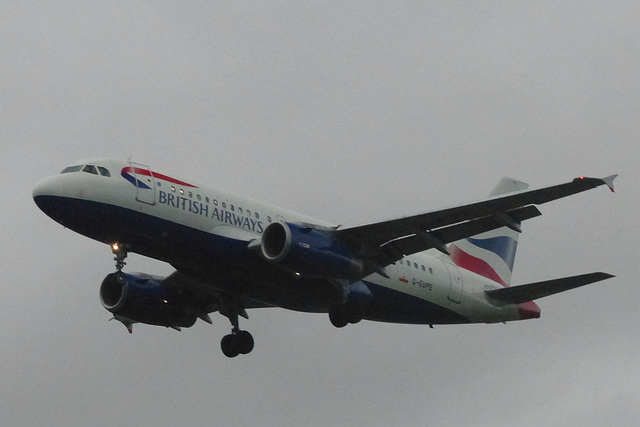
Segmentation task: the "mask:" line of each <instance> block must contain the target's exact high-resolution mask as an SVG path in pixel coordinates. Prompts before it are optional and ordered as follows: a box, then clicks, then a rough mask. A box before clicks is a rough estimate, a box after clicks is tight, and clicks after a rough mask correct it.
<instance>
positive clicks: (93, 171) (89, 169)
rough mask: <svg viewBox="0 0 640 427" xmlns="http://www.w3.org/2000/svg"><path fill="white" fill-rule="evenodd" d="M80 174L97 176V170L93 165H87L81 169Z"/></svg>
mask: <svg viewBox="0 0 640 427" xmlns="http://www.w3.org/2000/svg"><path fill="white" fill-rule="evenodd" d="M82 172H86V173H90V174H93V175H98V170H97V169H96V167H95V166H93V165H87V166H85V167H84V168H83V169H82Z"/></svg>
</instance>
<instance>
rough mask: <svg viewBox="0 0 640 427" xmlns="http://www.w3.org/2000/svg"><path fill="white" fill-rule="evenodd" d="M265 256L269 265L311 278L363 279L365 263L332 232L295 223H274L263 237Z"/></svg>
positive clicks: (262, 244)
mask: <svg viewBox="0 0 640 427" xmlns="http://www.w3.org/2000/svg"><path fill="white" fill-rule="evenodd" d="M260 251H261V253H262V256H263V257H264V258H265V259H266V260H267V261H269V262H272V263H275V264H278V265H280V266H281V267H283V268H286V269H288V270H291V271H293V272H295V273H300V274H304V275H307V276H311V277H320V278H335V279H350V278H357V279H359V278H360V277H361V274H362V271H363V266H362V261H360V260H358V259H357V258H354V257H353V255H352V254H351V251H350V250H349V249H348V248H347V247H346V245H345V244H344V243H343V242H340V241H339V240H336V239H335V238H334V237H333V236H331V233H330V232H327V231H323V230H319V229H316V228H312V227H305V226H301V225H297V224H292V223H284V222H274V223H273V224H270V225H269V226H268V227H267V228H266V229H265V230H264V233H263V234H262V241H261V243H260Z"/></svg>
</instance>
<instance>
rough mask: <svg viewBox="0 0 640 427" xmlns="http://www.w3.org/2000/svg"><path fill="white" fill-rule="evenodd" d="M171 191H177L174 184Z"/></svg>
mask: <svg viewBox="0 0 640 427" xmlns="http://www.w3.org/2000/svg"><path fill="white" fill-rule="evenodd" d="M171 191H173V192H174V193H175V192H176V187H174V186H173V185H172V186H171Z"/></svg>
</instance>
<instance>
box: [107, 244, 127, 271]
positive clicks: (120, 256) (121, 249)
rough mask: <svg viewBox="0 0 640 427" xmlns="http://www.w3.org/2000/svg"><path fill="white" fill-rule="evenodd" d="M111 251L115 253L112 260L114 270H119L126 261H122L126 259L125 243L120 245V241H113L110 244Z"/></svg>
mask: <svg viewBox="0 0 640 427" xmlns="http://www.w3.org/2000/svg"><path fill="white" fill-rule="evenodd" d="M111 252H113V254H114V255H115V258H113V260H114V261H115V262H116V270H117V271H118V272H121V271H122V269H123V268H124V266H125V265H127V263H126V262H125V261H124V260H125V259H127V253H128V252H127V245H122V244H120V243H113V244H112V245H111Z"/></svg>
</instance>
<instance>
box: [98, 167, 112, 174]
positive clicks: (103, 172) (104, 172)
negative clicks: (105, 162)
mask: <svg viewBox="0 0 640 427" xmlns="http://www.w3.org/2000/svg"><path fill="white" fill-rule="evenodd" d="M98 170H99V171H100V175H102V176H111V174H110V173H109V169H107V168H105V167H102V166H98Z"/></svg>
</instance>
